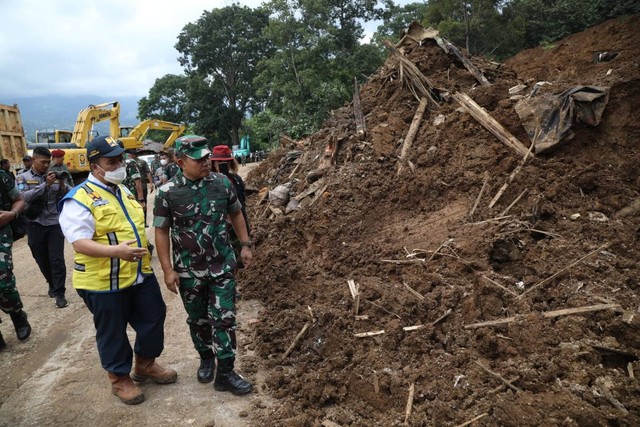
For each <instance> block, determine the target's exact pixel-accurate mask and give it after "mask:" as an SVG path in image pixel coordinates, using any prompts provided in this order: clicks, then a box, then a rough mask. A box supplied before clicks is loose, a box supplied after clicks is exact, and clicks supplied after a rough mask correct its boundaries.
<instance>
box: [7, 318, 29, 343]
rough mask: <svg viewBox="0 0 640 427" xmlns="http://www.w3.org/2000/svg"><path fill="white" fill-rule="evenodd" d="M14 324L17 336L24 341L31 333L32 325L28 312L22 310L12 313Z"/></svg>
mask: <svg viewBox="0 0 640 427" xmlns="http://www.w3.org/2000/svg"><path fill="white" fill-rule="evenodd" d="M9 315H10V316H11V320H12V321H13V326H14V327H15V328H16V336H17V337H18V339H19V340H20V341H24V340H26V339H27V338H29V335H31V325H29V322H28V321H27V313H25V312H24V310H20V311H18V312H17V313H10V314H9Z"/></svg>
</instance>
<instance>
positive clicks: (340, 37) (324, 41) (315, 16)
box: [255, 0, 383, 138]
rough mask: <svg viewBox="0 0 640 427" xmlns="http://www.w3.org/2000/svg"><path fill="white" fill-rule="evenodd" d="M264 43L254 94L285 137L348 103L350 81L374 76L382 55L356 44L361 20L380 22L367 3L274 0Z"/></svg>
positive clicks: (311, 127) (377, 11)
mask: <svg viewBox="0 0 640 427" xmlns="http://www.w3.org/2000/svg"><path fill="white" fill-rule="evenodd" d="M265 7H268V8H269V11H270V13H271V21H270V23H269V26H268V27H267V28H266V29H265V37H267V38H268V39H269V40H270V43H271V45H272V46H273V48H274V49H273V53H272V55H270V56H269V57H266V58H264V59H263V60H262V61H261V62H260V63H259V75H258V76H257V77H256V79H255V84H256V88H257V94H258V96H259V97H260V99H261V100H262V101H263V104H262V105H263V107H264V109H265V111H266V112H268V114H267V116H268V117H274V116H279V117H282V118H284V119H285V121H286V123H287V127H286V129H285V132H286V133H288V134H289V135H291V136H293V137H296V138H297V137H301V136H304V135H307V134H309V133H311V132H313V131H315V130H316V129H318V127H319V126H320V125H321V123H322V122H323V121H324V120H325V119H326V117H327V114H328V112H329V111H330V110H332V109H335V108H337V107H339V106H341V105H342V104H343V103H344V102H345V101H346V100H348V99H350V98H351V96H352V92H353V77H354V76H356V77H358V78H360V79H362V78H366V76H368V75H370V74H371V73H373V72H374V71H375V70H376V69H377V68H378V67H379V66H380V65H381V64H382V61H383V56H382V53H381V50H380V49H379V48H378V47H377V46H375V45H370V44H365V45H363V44H360V42H359V40H360V39H361V37H362V35H363V34H364V32H363V27H362V24H361V21H362V20H367V19H372V18H375V17H379V16H380V14H381V10H380V9H377V8H376V2H375V1H372V0H366V1H365V0H356V1H353V0H351V1H348V0H300V1H293V0H291V1H289V0H273V1H271V2H269V3H267V4H266V5H265Z"/></svg>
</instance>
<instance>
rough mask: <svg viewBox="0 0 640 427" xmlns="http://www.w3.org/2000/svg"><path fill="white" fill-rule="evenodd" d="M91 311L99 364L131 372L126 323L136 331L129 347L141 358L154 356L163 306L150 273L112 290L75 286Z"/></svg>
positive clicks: (161, 327) (160, 345) (157, 352)
mask: <svg viewBox="0 0 640 427" xmlns="http://www.w3.org/2000/svg"><path fill="white" fill-rule="evenodd" d="M78 295H80V297H81V298H82V299H83V300H84V303H85V304H86V306H87V308H89V311H90V312H91V314H93V324H94V326H95V327H96V343H97V345H98V354H99V355H100V362H101V363H102V367H103V368H104V369H105V370H106V371H107V372H111V373H114V374H116V375H127V374H129V373H130V372H131V365H132V360H133V352H132V351H131V344H130V343H129V338H128V337H127V325H128V324H129V325H131V327H132V328H133V330H134V331H136V341H135V345H134V347H133V351H134V352H135V353H136V354H137V355H139V356H141V357H144V358H149V359H151V358H156V357H158V356H160V354H161V353H162V350H163V349H164V319H165V317H166V314H167V306H166V305H165V303H164V300H163V299H162V294H161V293H160V286H159V285H158V280H157V279H156V276H155V275H154V274H150V275H149V276H147V277H145V279H144V281H143V282H142V283H140V284H138V285H135V286H131V287H129V288H125V289H122V290H120V291H116V292H90V291H86V290H82V289H78Z"/></svg>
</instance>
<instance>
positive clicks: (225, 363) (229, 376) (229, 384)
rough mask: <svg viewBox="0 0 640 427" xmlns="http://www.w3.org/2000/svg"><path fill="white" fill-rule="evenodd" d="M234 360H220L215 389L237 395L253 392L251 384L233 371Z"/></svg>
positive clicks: (231, 358) (214, 384)
mask: <svg viewBox="0 0 640 427" xmlns="http://www.w3.org/2000/svg"><path fill="white" fill-rule="evenodd" d="M233 362H234V358H233V357H230V358H227V359H218V370H217V371H216V380H215V381H214V383H213V389H214V390H217V391H230V392H231V393H233V394H235V395H241V394H247V393H249V392H250V391H251V390H253V386H252V385H251V383H250V382H248V381H247V380H245V379H244V378H242V376H240V375H238V374H236V373H235V372H234V370H233Z"/></svg>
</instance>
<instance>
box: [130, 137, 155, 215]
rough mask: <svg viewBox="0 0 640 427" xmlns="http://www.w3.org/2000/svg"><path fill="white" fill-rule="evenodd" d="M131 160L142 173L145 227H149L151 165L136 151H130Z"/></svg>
mask: <svg viewBox="0 0 640 427" xmlns="http://www.w3.org/2000/svg"><path fill="white" fill-rule="evenodd" d="M129 158H130V159H132V160H134V161H135V162H136V164H137V165H138V169H139V171H140V184H141V185H142V198H143V199H144V226H145V227H148V225H147V195H148V194H149V191H148V186H149V183H150V182H153V180H152V179H151V171H150V170H149V164H148V163H147V162H145V161H144V160H142V159H139V158H138V152H137V151H136V150H131V151H129ZM151 191H153V187H151ZM134 194H136V193H134Z"/></svg>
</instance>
